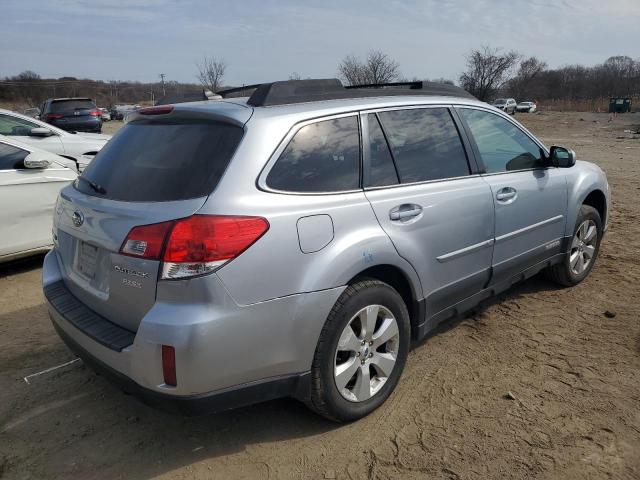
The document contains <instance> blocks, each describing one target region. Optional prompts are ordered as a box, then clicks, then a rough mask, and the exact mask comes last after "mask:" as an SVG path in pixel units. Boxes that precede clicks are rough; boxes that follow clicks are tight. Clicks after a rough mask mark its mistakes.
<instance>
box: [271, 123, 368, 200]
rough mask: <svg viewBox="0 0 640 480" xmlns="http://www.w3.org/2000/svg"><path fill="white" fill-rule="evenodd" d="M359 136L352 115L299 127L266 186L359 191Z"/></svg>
mask: <svg viewBox="0 0 640 480" xmlns="http://www.w3.org/2000/svg"><path fill="white" fill-rule="evenodd" d="M359 139H360V136H359V133H358V120H357V118H356V117H355V116H351V117H344V118H337V119H335V120H325V121H323V122H317V123H312V124H310V125H307V126H305V127H302V128H301V129H300V130H299V131H298V132H297V133H296V134H295V136H294V137H293V139H292V140H291V142H289V145H287V147H286V148H285V150H284V152H282V155H280V158H278V161H277V162H276V163H275V165H274V166H273V168H272V169H271V171H270V172H269V175H268V176H267V185H268V186H269V187H271V188H274V189H277V190H284V191H290V192H338V191H344V190H354V189H356V188H358V186H359V181H360V140H359Z"/></svg>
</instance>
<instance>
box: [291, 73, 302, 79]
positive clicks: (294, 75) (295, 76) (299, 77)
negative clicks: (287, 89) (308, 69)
mask: <svg viewBox="0 0 640 480" xmlns="http://www.w3.org/2000/svg"><path fill="white" fill-rule="evenodd" d="M301 79H302V77H301V76H300V74H299V73H298V72H293V73H290V74H289V80H301Z"/></svg>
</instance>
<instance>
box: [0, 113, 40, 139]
mask: <svg viewBox="0 0 640 480" xmlns="http://www.w3.org/2000/svg"><path fill="white" fill-rule="evenodd" d="M36 127H38V125H36V124H35V123H32V122H29V121H27V120H23V119H21V118H18V117H12V116H10V115H3V114H0V135H20V136H27V135H29V132H31V129H32V128H36Z"/></svg>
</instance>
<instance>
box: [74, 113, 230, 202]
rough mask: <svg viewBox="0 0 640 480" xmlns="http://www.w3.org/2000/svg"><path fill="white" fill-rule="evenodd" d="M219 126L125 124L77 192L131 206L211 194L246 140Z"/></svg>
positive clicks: (82, 177) (139, 122)
mask: <svg viewBox="0 0 640 480" xmlns="http://www.w3.org/2000/svg"><path fill="white" fill-rule="evenodd" d="M242 134H243V129H242V128H241V127H239V126H236V125H230V124H227V123H221V122H202V121H198V122H185V121H181V122H179V123H169V122H157V121H155V122H150V121H144V120H137V121H133V122H131V123H128V124H126V125H125V126H124V127H122V128H121V129H120V131H118V133H117V134H116V135H115V136H114V137H113V138H112V139H111V140H109V142H108V143H107V144H106V145H105V146H104V147H103V148H102V150H100V152H99V153H98V154H97V155H96V157H95V158H94V159H93V160H92V161H91V163H90V164H89V166H88V167H87V169H86V170H85V171H84V172H83V174H82V176H81V177H80V178H79V179H78V181H77V182H76V188H77V189H78V190H80V191H81V192H83V193H86V194H89V195H95V196H99V197H103V198H109V199H112V200H124V201H129V202H166V201H173V200H186V199H188V198H198V197H204V196H206V195H209V194H210V193H211V192H212V191H213V190H214V189H215V187H216V186H217V184H218V181H219V180H220V178H221V177H222V174H223V173H224V171H225V169H226V168H227V165H228V164H229V161H230V160H231V157H232V156H233V154H234V152H235V151H236V148H237V147H238V145H239V144H240V140H241V139H242Z"/></svg>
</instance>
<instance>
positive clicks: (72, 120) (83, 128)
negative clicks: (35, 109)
mask: <svg viewBox="0 0 640 480" xmlns="http://www.w3.org/2000/svg"><path fill="white" fill-rule="evenodd" d="M40 119H41V120H44V121H45V122H47V123H50V124H51V125H54V126H56V127H58V128H61V129H63V130H66V131H68V132H95V133H100V132H101V131H102V112H101V111H100V110H99V109H98V107H97V106H96V103H95V102H94V101H93V100H91V99H90V98H83V97H76V98H50V99H49V100H46V101H45V102H44V103H43V104H42V107H41V108H40Z"/></svg>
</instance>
